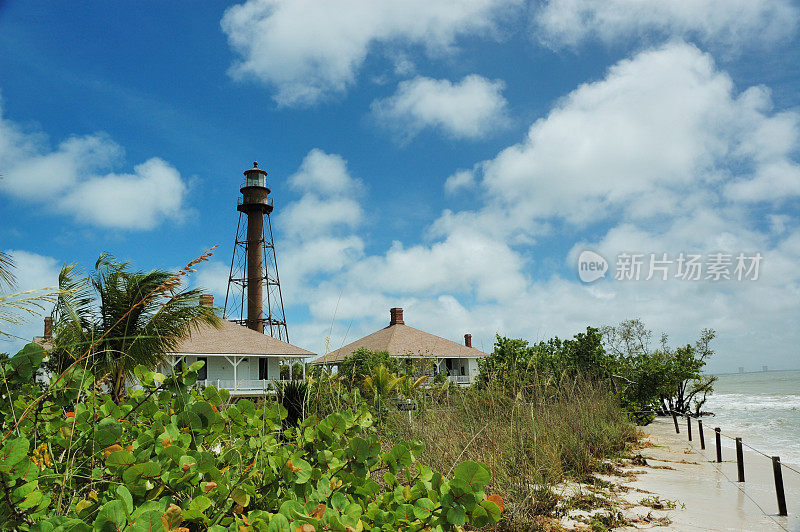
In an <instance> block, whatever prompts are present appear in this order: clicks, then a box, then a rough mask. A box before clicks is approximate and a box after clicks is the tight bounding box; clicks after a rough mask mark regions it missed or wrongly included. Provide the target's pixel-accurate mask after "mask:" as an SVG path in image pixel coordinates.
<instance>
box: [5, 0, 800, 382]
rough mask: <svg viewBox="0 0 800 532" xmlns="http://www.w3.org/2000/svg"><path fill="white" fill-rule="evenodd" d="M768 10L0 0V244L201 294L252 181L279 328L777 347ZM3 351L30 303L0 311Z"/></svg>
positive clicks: (789, 218) (787, 275) (451, 1)
mask: <svg viewBox="0 0 800 532" xmlns="http://www.w3.org/2000/svg"><path fill="white" fill-rule="evenodd" d="M799 28H800V5H798V4H797V3H796V2H794V1H792V0H763V1H762V0H758V1H756V0H706V1H702V2H701V1H685V0H658V1H656V0H653V1H647V0H550V1H548V2H537V1H526V0H426V1H420V0H380V1H375V0H246V1H240V2H239V3H235V2H216V1H210V0H209V1H205V2H189V1H174V2H156V1H146V0H142V1H139V2H113V3H109V2H100V1H87V2H61V1H44V0H42V1H38V2H25V1H18V0H6V1H3V0H0V175H1V176H2V177H0V250H5V251H8V252H10V253H11V254H12V256H13V257H14V259H15V261H16V265H17V270H16V275H17V278H18V288H19V289H21V290H24V289H34V288H41V287H46V286H53V285H55V284H56V279H57V275H58V271H59V269H60V268H61V267H62V266H63V265H66V264H72V263H77V264H79V265H80V266H81V267H82V268H83V269H84V270H85V271H89V270H90V268H92V267H93V265H94V262H95V260H96V259H97V257H98V255H100V254H101V253H108V254H111V255H112V256H114V257H116V258H118V259H120V260H125V261H130V262H131V264H132V266H133V267H135V268H137V269H141V270H149V269H153V268H164V269H173V270H175V269H178V268H180V267H182V266H183V265H185V264H186V263H188V262H189V261H191V260H192V259H194V258H195V257H197V256H199V255H200V254H201V253H203V251H204V250H206V249H208V248H210V247H212V246H214V245H217V244H218V245H219V247H218V248H217V249H216V250H215V252H214V255H213V257H212V259H211V260H210V261H209V262H206V263H203V264H201V265H200V267H199V270H198V272H197V273H196V274H194V276H193V277H192V281H191V282H192V283H193V286H199V287H202V288H204V289H205V290H207V291H210V292H211V293H213V294H214V295H215V297H216V299H215V301H216V302H217V304H220V303H221V302H222V301H224V297H225V292H226V286H227V278H228V269H229V266H230V261H231V254H232V252H233V243H234V237H235V231H236V224H237V220H238V213H237V211H236V200H237V197H238V196H239V190H238V189H239V186H240V185H241V182H242V172H243V171H244V170H246V169H248V168H250V167H251V165H252V162H253V161H254V160H257V161H258V162H259V166H260V167H261V168H264V169H265V170H267V172H268V173H269V175H268V178H267V179H268V184H269V186H270V188H271V190H272V194H271V195H272V197H273V199H274V205H275V210H274V212H273V214H272V225H273V229H274V232H275V247H276V253H277V258H278V265H279V273H280V278H281V288H282V292H283V298H284V302H285V304H286V317H287V322H288V330H289V336H290V339H291V341H292V343H294V344H296V345H299V346H301V347H304V348H306V349H309V350H311V351H313V352H316V353H324V352H325V349H326V346H327V347H328V348H329V349H336V348H338V347H340V346H342V345H344V344H346V343H349V342H350V341H353V340H355V339H357V338H359V337H361V336H363V335H365V334H368V333H370V332H373V331H375V330H377V329H378V328H381V327H384V326H386V325H387V324H388V318H389V308H391V307H395V306H399V307H403V308H404V309H405V321H406V323H407V324H408V325H411V326H414V327H417V328H420V329H423V330H426V331H428V332H432V333H435V334H438V335H440V336H443V337H446V338H450V339H453V340H456V341H461V340H462V339H463V334H465V333H471V334H472V335H473V345H475V346H476V347H478V348H480V349H482V350H484V351H491V349H492V345H493V342H494V338H495V335H497V334H499V335H503V336H510V337H518V338H524V339H527V340H530V341H538V340H544V339H547V338H550V337H552V336H556V335H557V336H561V337H569V336H572V335H573V334H575V333H577V332H581V331H582V330H585V328H586V327H587V326H590V325H591V326H603V325H613V324H617V323H619V322H621V321H622V320H625V319H629V318H636V317H638V318H641V319H642V320H643V321H644V323H645V324H646V325H647V327H648V328H649V329H651V330H652V331H653V333H654V343H655V339H656V338H658V337H659V336H660V334H661V333H662V332H664V333H667V334H668V335H669V337H670V341H671V343H672V344H673V345H680V344H685V343H689V342H693V341H694V340H695V339H696V338H697V337H698V335H699V332H700V330H701V329H703V328H711V329H714V330H716V331H717V335H718V337H717V340H715V343H714V346H715V348H716V351H717V353H716V355H715V356H714V357H713V359H712V361H711V362H710V364H709V369H711V370H712V371H719V372H723V371H736V369H737V368H738V367H740V366H741V367H744V368H745V369H746V370H758V369H760V368H761V366H762V365H768V366H769V367H770V368H771V369H789V368H798V367H800V353H799V352H798V347H797V346H798V345H800V328H799V327H798V326H797V325H798V323H800V267H799V266H800V223H799V222H800V220H798V208H799V207H800V68H799V67H800V37H799V36H798V31H799ZM11 332H12V333H13V334H14V335H15V336H16V337H15V338H11V339H6V340H0V351H8V352H14V351H16V349H18V348H19V347H20V346H21V345H23V344H24V339H28V338H30V337H31V336H33V335H34V334H41V318H39V317H37V318H34V319H32V320H30V321H29V322H28V323H27V324H25V325H24V326H20V327H17V328H16V329H13V330H12V331H11Z"/></svg>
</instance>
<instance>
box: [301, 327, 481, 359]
mask: <svg viewBox="0 0 800 532" xmlns="http://www.w3.org/2000/svg"><path fill="white" fill-rule="evenodd" d="M360 347H364V348H366V349H369V350H370V351H388V352H389V354H390V355H391V356H393V357H401V358H415V357H419V358H478V357H484V356H486V353H484V352H483V351H479V350H477V349H475V348H474V347H467V346H465V345H462V344H460V343H458V342H453V341H452V340H447V339H446V338H442V337H441V336H436V335H435V334H431V333H427V332H425V331H420V330H419V329H415V328H414V327H409V326H408V325H405V324H402V323H398V324H395V325H389V326H388V327H386V328H385V329H381V330H379V331H375V332H374V333H372V334H370V335H367V336H365V337H364V338H361V339H360V340H356V341H355V342H351V343H349V344H347V345H346V346H344V347H342V348H339V349H337V350H336V351H332V352H330V353H328V354H327V355H323V356H321V357H319V358H316V359H314V360H312V361H311V363H312V364H335V363H338V362H341V361H342V360H344V359H345V358H346V357H348V356H350V355H351V354H352V353H353V351H355V350H356V349H358V348H360Z"/></svg>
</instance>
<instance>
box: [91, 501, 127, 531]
mask: <svg viewBox="0 0 800 532" xmlns="http://www.w3.org/2000/svg"><path fill="white" fill-rule="evenodd" d="M127 523H128V520H127V518H126V517H125V510H124V508H123V506H122V501H118V500H113V501H109V502H107V503H105V504H104V505H103V507H102V508H100V512H99V513H98V514H97V518H96V519H95V520H94V530H97V531H101V532H106V531H108V532H117V531H118V530H122V529H123V528H124V527H125V525H126V524H127Z"/></svg>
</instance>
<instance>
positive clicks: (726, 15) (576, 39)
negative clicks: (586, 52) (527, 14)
mask: <svg viewBox="0 0 800 532" xmlns="http://www.w3.org/2000/svg"><path fill="white" fill-rule="evenodd" d="M798 18H800V10H798V8H797V5H796V4H795V3H793V2H792V1H791V0H769V1H761V0H699V1H685V0H651V1H647V0H645V1H643V0H549V1H548V2H546V3H544V4H543V5H541V7H539V8H538V9H537V10H536V11H535V14H534V25H535V28H536V33H537V35H538V36H539V38H540V39H541V40H542V41H543V42H545V43H546V44H548V45H550V46H553V47H561V46H576V45H578V44H580V43H581V42H583V41H587V40H594V39H599V40H601V41H604V42H607V43H610V42H615V41H622V40H627V39H630V38H631V37H639V36H641V35H643V34H646V33H655V34H660V35H663V36H680V37H685V38H697V39H699V40H700V41H703V42H705V43H718V44H722V45H726V46H728V47H739V46H742V45H743V44H744V43H746V42H748V41H759V42H762V43H774V42H777V41H780V40H782V39H785V38H787V37H790V36H791V35H793V34H794V32H795V31H796V29H797V24H798Z"/></svg>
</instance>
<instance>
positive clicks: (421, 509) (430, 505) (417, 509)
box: [414, 497, 436, 520]
mask: <svg viewBox="0 0 800 532" xmlns="http://www.w3.org/2000/svg"><path fill="white" fill-rule="evenodd" d="M434 509H436V504H434V502H433V501H432V500H430V499H428V498H427V497H423V498H422V499H417V500H416V501H414V515H416V516H417V519H420V520H424V519H428V518H429V517H430V516H431V514H433V510H434Z"/></svg>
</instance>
